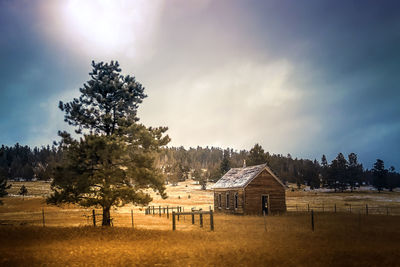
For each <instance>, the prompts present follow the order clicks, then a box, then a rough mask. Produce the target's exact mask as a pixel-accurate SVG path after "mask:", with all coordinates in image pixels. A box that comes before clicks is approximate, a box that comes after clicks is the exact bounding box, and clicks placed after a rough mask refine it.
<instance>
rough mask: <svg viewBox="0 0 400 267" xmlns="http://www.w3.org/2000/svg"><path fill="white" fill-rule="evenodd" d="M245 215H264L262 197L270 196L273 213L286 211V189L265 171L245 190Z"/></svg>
mask: <svg viewBox="0 0 400 267" xmlns="http://www.w3.org/2000/svg"><path fill="white" fill-rule="evenodd" d="M244 194H245V203H244V213H245V214H262V199H261V196H262V195H269V211H270V212H271V213H275V212H284V211H286V200H285V188H284V187H283V186H282V185H281V184H280V183H279V182H278V181H277V180H275V178H274V177H272V175H271V174H270V173H269V172H268V171H267V170H263V171H262V172H261V173H260V174H259V175H258V176H257V177H255V178H254V179H253V180H252V181H251V182H250V183H249V184H248V185H247V186H246V187H245V189H244Z"/></svg>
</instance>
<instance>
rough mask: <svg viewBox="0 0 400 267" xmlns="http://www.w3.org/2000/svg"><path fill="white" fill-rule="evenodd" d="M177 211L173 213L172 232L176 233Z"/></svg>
mask: <svg viewBox="0 0 400 267" xmlns="http://www.w3.org/2000/svg"><path fill="white" fill-rule="evenodd" d="M175 229H176V226H175V211H173V212H172V231H175Z"/></svg>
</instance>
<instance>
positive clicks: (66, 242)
mask: <svg viewBox="0 0 400 267" xmlns="http://www.w3.org/2000/svg"><path fill="white" fill-rule="evenodd" d="M148 217H152V216H148ZM164 220H166V219H164ZM205 221H207V218H206V220H205ZM215 222H216V225H215V227H216V228H215V232H210V231H209V230H208V229H207V225H205V228H204V229H200V228H199V227H198V226H195V227H193V228H192V230H191V231H181V229H182V227H184V226H185V225H190V222H189V221H188V220H187V221H186V222H183V221H180V222H179V223H178V227H177V229H178V230H177V231H175V232H172V231H171V230H165V231H161V230H144V229H139V230H137V229H135V230H133V229H131V228H124V227H122V228H121V227H113V228H101V227H97V228H93V227H75V228H68V227H44V228H43V227H1V228H0V240H6V242H2V243H1V245H0V255H1V257H0V265H2V266H11V265H21V266H27V265H29V266H38V265H46V266H60V265H79V266H80V265H90V266H95V265H101V266H108V265H112V266H135V265H140V266H147V265H152V266H154V265H157V266H230V265H231V266H267V265H279V266H396V265H399V264H400V261H399V259H400V247H399V244H400V229H399V228H398V225H399V223H400V218H399V217H395V216H388V217H386V216H368V217H367V216H361V218H359V217H358V215H350V214H336V215H333V214H316V217H315V223H316V224H315V226H316V231H315V232H311V229H310V220H309V215H308V214H307V215H305V214H303V215H295V216H289V215H286V216H272V217H268V218H267V231H265V230H264V222H263V218H262V217H256V216H228V215H217V216H216V218H215Z"/></svg>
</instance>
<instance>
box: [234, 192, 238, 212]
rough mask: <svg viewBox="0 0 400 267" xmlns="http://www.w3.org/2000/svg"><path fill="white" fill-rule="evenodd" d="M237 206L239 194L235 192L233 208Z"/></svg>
mask: <svg viewBox="0 0 400 267" xmlns="http://www.w3.org/2000/svg"><path fill="white" fill-rule="evenodd" d="M238 206H239V196H238V193H235V209H237V208H238Z"/></svg>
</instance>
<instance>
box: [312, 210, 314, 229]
mask: <svg viewBox="0 0 400 267" xmlns="http://www.w3.org/2000/svg"><path fill="white" fill-rule="evenodd" d="M311 230H312V231H313V232H314V210H311Z"/></svg>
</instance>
